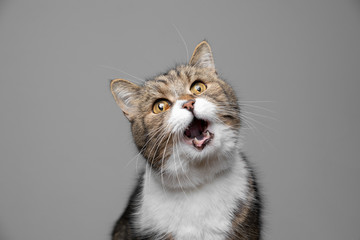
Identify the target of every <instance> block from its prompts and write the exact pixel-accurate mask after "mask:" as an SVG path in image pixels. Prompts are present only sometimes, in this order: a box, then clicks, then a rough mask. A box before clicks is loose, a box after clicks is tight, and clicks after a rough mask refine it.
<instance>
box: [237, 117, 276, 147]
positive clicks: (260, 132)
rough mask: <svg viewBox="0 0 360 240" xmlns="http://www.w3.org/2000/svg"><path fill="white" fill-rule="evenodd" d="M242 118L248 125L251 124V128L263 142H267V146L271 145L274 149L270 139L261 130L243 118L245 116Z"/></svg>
mask: <svg viewBox="0 0 360 240" xmlns="http://www.w3.org/2000/svg"><path fill="white" fill-rule="evenodd" d="M243 117H244V116H243ZM243 120H244V121H245V122H247V124H248V125H250V126H253V130H255V131H256V132H257V133H258V134H259V135H260V136H261V137H262V138H263V139H264V140H265V142H266V143H267V144H269V146H271V147H272V148H273V149H276V148H275V147H274V145H273V144H272V143H271V141H270V140H269V139H268V138H267V137H266V136H265V134H263V132H262V131H260V130H259V129H258V128H257V127H256V126H255V125H254V124H253V123H252V122H251V121H249V120H245V118H243ZM260 146H261V144H260Z"/></svg>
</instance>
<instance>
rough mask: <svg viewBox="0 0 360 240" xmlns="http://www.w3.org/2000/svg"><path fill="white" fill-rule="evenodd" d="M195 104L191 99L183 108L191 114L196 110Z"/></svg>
mask: <svg viewBox="0 0 360 240" xmlns="http://www.w3.org/2000/svg"><path fill="white" fill-rule="evenodd" d="M194 103H195V100H194V99H190V100H189V101H187V102H186V103H184V104H183V105H182V107H183V108H186V109H187V110H189V111H190V112H192V111H193V110H194Z"/></svg>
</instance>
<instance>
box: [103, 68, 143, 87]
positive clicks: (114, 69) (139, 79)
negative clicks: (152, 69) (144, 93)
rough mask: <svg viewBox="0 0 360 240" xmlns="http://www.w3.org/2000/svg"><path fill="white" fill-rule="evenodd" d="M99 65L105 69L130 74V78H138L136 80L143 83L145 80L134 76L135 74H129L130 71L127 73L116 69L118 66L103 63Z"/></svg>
mask: <svg viewBox="0 0 360 240" xmlns="http://www.w3.org/2000/svg"><path fill="white" fill-rule="evenodd" d="M99 67H102V68H107V69H110V70H113V71H118V72H121V73H124V74H126V75H128V76H130V77H132V78H134V79H136V80H138V81H140V83H144V82H145V80H144V79H141V78H138V77H136V76H134V75H132V74H130V73H128V72H125V71H124V70H121V69H118V68H114V67H110V66H105V65H99Z"/></svg>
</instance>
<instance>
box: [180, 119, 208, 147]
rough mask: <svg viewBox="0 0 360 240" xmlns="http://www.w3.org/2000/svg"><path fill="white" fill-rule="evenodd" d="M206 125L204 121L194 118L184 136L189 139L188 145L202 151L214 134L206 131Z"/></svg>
mask: <svg viewBox="0 0 360 240" xmlns="http://www.w3.org/2000/svg"><path fill="white" fill-rule="evenodd" d="M207 127H208V123H207V122H206V121H204V120H201V119H197V118H194V120H193V121H192V122H191V123H190V125H189V126H188V128H187V129H186V130H185V132H184V135H185V136H186V137H188V138H189V140H190V141H189V143H190V144H192V145H193V146H194V147H196V148H197V149H198V150H202V149H203V148H204V147H205V146H206V144H208V143H209V142H210V141H211V139H212V138H213V136H214V134H212V133H211V132H209V130H207Z"/></svg>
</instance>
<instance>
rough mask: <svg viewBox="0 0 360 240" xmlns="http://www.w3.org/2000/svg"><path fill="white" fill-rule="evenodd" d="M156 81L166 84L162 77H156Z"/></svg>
mask: <svg viewBox="0 0 360 240" xmlns="http://www.w3.org/2000/svg"><path fill="white" fill-rule="evenodd" d="M156 82H161V83H165V84H168V81H166V80H163V79H156Z"/></svg>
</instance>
